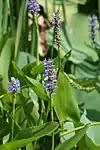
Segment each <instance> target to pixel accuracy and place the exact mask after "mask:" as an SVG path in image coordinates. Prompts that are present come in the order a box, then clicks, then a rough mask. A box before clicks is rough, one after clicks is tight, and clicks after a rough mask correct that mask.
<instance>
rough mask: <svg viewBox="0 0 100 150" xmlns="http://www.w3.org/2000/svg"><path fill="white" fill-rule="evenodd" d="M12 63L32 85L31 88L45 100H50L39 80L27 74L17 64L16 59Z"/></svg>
mask: <svg viewBox="0 0 100 150" xmlns="http://www.w3.org/2000/svg"><path fill="white" fill-rule="evenodd" d="M12 63H13V66H14V68H15V69H16V70H17V72H18V73H19V74H20V75H21V76H22V78H23V79H24V80H25V82H26V83H27V84H28V85H29V86H30V88H32V90H33V91H34V92H35V93H36V94H37V96H39V97H40V98H41V99H43V100H48V97H47V95H46V93H45V91H44V88H43V86H42V85H41V84H40V83H39V82H38V81H37V80H34V79H32V78H30V77H28V76H25V74H24V73H23V71H22V70H21V69H20V68H19V67H18V66H17V65H16V63H15V62H14V61H13V62H12Z"/></svg>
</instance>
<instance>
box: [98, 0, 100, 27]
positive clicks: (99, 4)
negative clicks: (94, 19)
mask: <svg viewBox="0 0 100 150" xmlns="http://www.w3.org/2000/svg"><path fill="white" fill-rule="evenodd" d="M98 14H99V27H100V0H98Z"/></svg>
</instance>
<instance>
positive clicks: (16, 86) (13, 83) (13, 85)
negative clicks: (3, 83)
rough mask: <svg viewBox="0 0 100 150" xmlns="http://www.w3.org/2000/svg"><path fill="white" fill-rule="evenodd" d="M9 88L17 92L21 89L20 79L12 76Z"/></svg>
mask: <svg viewBox="0 0 100 150" xmlns="http://www.w3.org/2000/svg"><path fill="white" fill-rule="evenodd" d="M8 90H9V91H11V92H13V93H17V92H18V91H20V82H19V80H18V79H15V78H14V77H11V82H9V83H8Z"/></svg>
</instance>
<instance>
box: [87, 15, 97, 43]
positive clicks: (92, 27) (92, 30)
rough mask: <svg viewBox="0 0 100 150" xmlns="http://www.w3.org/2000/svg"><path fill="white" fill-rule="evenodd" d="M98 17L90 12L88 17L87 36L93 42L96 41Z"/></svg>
mask: <svg viewBox="0 0 100 150" xmlns="http://www.w3.org/2000/svg"><path fill="white" fill-rule="evenodd" d="M97 24H98V18H97V16H96V15H95V14H93V13H92V14H90V15H89V17H88V28H89V38H90V39H91V42H92V43H93V44H95V43H96V31H97Z"/></svg>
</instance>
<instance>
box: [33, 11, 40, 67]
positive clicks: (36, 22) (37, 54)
mask: <svg viewBox="0 0 100 150" xmlns="http://www.w3.org/2000/svg"><path fill="white" fill-rule="evenodd" d="M34 15H35V24H36V28H37V53H36V57H37V65H38V64H39V46H38V45H39V28H38V17H37V14H36V13H35V14H34Z"/></svg>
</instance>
